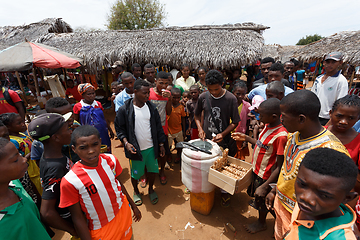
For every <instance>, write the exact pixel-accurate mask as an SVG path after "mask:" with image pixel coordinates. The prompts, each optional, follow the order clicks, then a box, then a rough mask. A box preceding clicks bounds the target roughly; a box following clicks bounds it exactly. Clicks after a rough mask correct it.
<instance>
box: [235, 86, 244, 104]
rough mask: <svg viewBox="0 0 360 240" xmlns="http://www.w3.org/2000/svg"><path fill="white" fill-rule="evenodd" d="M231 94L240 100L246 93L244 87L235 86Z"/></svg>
mask: <svg viewBox="0 0 360 240" xmlns="http://www.w3.org/2000/svg"><path fill="white" fill-rule="evenodd" d="M233 94H234V95H235V97H236V98H237V100H238V102H242V101H243V100H244V98H245V94H246V89H244V88H239V87H238V88H235V90H234V92H233Z"/></svg>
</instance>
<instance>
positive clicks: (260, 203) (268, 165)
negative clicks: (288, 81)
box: [232, 98, 287, 233]
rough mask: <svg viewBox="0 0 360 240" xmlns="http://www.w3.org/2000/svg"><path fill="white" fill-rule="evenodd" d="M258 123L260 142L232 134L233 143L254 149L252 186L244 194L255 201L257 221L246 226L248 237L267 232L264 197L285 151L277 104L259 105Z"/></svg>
mask: <svg viewBox="0 0 360 240" xmlns="http://www.w3.org/2000/svg"><path fill="white" fill-rule="evenodd" d="M258 112H259V113H260V121H261V122H263V123H264V124H265V128H264V129H263V130H262V131H261V133H260V135H259V140H256V139H254V138H251V137H249V136H247V135H245V134H243V133H233V134H232V137H233V138H234V139H235V140H241V138H242V139H244V138H245V141H247V142H250V143H251V144H254V145H255V148H254V153H253V159H252V165H253V167H252V169H253V173H252V182H251V184H250V186H249V188H248V190H247V193H248V195H249V196H250V197H255V199H254V201H253V202H251V206H253V207H254V208H256V209H257V210H258V211H259V219H258V221H256V222H254V223H252V224H248V225H245V228H246V230H247V231H248V232H249V233H256V232H259V231H264V230H266V215H267V213H268V210H267V208H266V206H265V197H266V194H268V193H269V192H270V190H271V188H270V185H269V184H270V183H274V182H276V180H277V178H278V176H279V172H280V168H281V165H282V162H283V161H284V147H285V144H286V140H287V131H286V129H285V128H284V127H283V126H282V124H281V122H280V100H279V99H277V98H270V99H268V100H266V101H264V102H262V103H261V104H260V106H259V108H258Z"/></svg>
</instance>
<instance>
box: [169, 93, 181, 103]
mask: <svg viewBox="0 0 360 240" xmlns="http://www.w3.org/2000/svg"><path fill="white" fill-rule="evenodd" d="M180 98H181V94H180V93H178V92H177V93H174V94H172V100H171V102H172V104H173V105H178V104H179V103H180Z"/></svg>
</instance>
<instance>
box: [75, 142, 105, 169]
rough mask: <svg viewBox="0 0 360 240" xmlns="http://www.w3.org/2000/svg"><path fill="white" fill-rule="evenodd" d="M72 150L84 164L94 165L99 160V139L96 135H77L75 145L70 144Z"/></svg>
mask: <svg viewBox="0 0 360 240" xmlns="http://www.w3.org/2000/svg"><path fill="white" fill-rule="evenodd" d="M72 148H73V150H74V152H75V153H76V154H77V155H78V156H79V158H80V159H81V163H82V164H84V165H85V166H89V167H96V166H97V165H98V162H99V155H100V150H101V139H100V138H99V137H98V136H96V135H91V136H87V137H79V138H78V139H77V140H76V146H72Z"/></svg>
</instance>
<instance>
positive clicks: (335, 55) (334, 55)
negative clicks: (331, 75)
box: [325, 52, 342, 62]
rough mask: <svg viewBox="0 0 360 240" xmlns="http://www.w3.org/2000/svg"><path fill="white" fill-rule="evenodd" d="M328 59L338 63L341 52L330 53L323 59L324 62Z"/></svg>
mask: <svg viewBox="0 0 360 240" xmlns="http://www.w3.org/2000/svg"><path fill="white" fill-rule="evenodd" d="M328 59H332V60H335V61H337V62H338V61H340V60H341V59H342V53H341V52H331V53H329V54H328V55H326V57H325V61H326V60H328Z"/></svg>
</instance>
